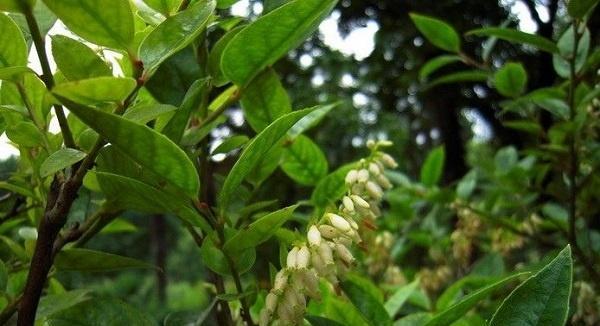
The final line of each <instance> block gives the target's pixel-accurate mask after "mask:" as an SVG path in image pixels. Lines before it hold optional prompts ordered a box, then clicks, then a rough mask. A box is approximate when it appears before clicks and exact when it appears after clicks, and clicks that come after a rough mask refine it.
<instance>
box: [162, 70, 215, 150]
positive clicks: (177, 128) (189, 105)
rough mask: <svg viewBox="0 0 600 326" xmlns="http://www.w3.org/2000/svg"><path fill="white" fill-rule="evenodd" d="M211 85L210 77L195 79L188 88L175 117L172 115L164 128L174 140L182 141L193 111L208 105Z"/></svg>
mask: <svg viewBox="0 0 600 326" xmlns="http://www.w3.org/2000/svg"><path fill="white" fill-rule="evenodd" d="M209 86H210V81H209V79H208V78H204V79H199V80H197V81H195V82H194V83H193V84H192V86H190V88H189V89H188V91H187V93H186V94H185V97H184V98H183V102H182V103H181V105H180V106H179V109H177V111H175V114H174V115H173V117H171V119H170V120H169V122H168V123H167V125H166V126H165V127H164V128H163V130H162V133H163V134H165V135H166V136H167V137H169V138H170V139H171V140H172V141H173V142H175V143H179V142H181V137H183V132H184V131H185V128H186V127H187V125H188V122H189V120H190V117H191V116H192V113H193V112H194V111H196V110H198V109H199V108H200V106H202V105H204V106H205V105H207V103H206V100H207V99H206V98H207V96H208V91H209V90H210V87H209Z"/></svg>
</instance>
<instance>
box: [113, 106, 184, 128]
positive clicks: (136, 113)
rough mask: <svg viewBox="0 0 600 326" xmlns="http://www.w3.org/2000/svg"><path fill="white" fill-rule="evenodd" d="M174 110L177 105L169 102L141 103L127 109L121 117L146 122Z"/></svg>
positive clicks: (141, 122)
mask: <svg viewBox="0 0 600 326" xmlns="http://www.w3.org/2000/svg"><path fill="white" fill-rule="evenodd" d="M175 110H177V107H175V106H172V105H169V104H158V103H157V104H141V105H136V106H133V107H131V108H129V109H127V111H125V113H124V114H123V118H126V119H128V120H131V121H134V122H137V123H140V124H146V123H148V122H150V121H152V120H154V119H156V118H158V117H160V116H162V115H163V114H166V113H169V112H173V111H175Z"/></svg>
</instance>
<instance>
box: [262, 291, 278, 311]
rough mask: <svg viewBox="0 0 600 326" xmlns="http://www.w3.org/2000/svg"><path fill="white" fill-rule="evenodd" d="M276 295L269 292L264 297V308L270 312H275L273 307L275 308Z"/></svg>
mask: <svg viewBox="0 0 600 326" xmlns="http://www.w3.org/2000/svg"><path fill="white" fill-rule="evenodd" d="M277 299H278V297H277V295H276V294H275V293H273V292H269V294H267V297H266V298H265V309H267V310H268V311H269V312H270V313H273V312H275V308H277Z"/></svg>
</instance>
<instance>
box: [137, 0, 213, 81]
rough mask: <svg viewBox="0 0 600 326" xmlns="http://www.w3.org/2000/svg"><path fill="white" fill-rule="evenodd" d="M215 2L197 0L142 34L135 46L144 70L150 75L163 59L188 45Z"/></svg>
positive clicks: (198, 33)
mask: <svg viewBox="0 0 600 326" xmlns="http://www.w3.org/2000/svg"><path fill="white" fill-rule="evenodd" d="M214 9H215V1H214V0H207V1H198V2H196V3H194V4H192V5H191V6H190V7H188V8H187V9H186V10H184V11H182V12H180V13H178V14H176V15H173V16H171V17H169V18H167V19H166V20H165V21H163V22H162V23H161V24H160V25H158V26H156V28H155V29H154V30H153V31H152V32H150V34H148V36H146V38H145V39H144V40H143V41H142V43H141V44H140V48H139V57H140V59H141V60H142V62H143V63H144V70H145V71H146V72H147V73H148V72H150V73H149V74H151V73H152V72H153V71H154V70H155V69H156V68H157V67H158V66H159V65H160V64H161V63H162V62H163V61H165V60H166V59H167V58H169V57H170V56H172V55H173V54H175V53H176V52H177V51H179V50H181V49H183V48H184V47H186V46H187V45H188V44H190V43H191V42H192V41H193V40H194V39H195V38H196V37H197V36H198V35H200V32H202V30H203V29H204V27H205V26H206V24H207V23H208V20H209V18H210V17H211V14H212V13H213V11H214Z"/></svg>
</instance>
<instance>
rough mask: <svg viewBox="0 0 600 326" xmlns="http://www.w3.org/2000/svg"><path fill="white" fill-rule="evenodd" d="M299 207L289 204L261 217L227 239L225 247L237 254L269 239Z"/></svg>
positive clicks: (226, 249)
mask: <svg viewBox="0 0 600 326" xmlns="http://www.w3.org/2000/svg"><path fill="white" fill-rule="evenodd" d="M297 207H298V205H292V206H288V207H286V208H282V209H280V210H278V211H275V212H272V213H269V214H267V215H265V216H263V217H261V218H259V219H258V220H256V221H255V222H253V223H252V224H250V225H249V226H248V227H247V228H244V229H241V230H239V231H238V232H237V233H236V234H235V235H234V236H232V237H231V239H229V240H227V242H225V245H224V246H223V249H224V250H225V251H227V252H229V253H231V254H235V253H238V252H241V251H243V250H244V249H248V248H252V247H256V246H258V245H259V244H261V243H263V242H265V241H267V240H269V239H270V238H271V236H272V235H273V234H274V233H275V231H277V230H278V229H279V228H280V227H281V226H282V225H283V223H285V222H286V221H287V220H288V219H289V218H290V217H292V213H293V212H294V210H295V209H296V208H297Z"/></svg>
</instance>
